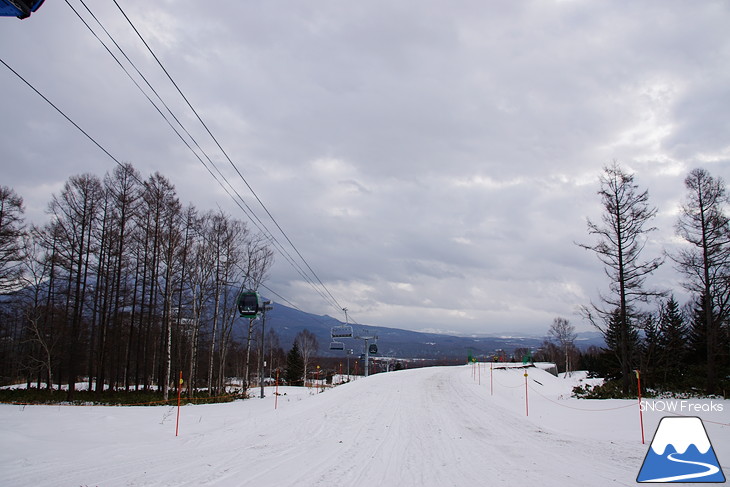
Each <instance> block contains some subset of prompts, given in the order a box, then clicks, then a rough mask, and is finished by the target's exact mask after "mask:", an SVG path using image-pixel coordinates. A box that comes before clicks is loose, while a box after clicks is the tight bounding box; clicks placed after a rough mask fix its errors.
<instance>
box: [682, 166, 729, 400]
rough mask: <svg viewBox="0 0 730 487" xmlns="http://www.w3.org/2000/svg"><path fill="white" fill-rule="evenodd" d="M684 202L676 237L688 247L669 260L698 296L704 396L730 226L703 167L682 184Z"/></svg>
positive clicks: (721, 187) (724, 310) (712, 370)
mask: <svg viewBox="0 0 730 487" xmlns="http://www.w3.org/2000/svg"><path fill="white" fill-rule="evenodd" d="M684 184H685V187H686V188H687V198H686V200H685V203H684V204H683V205H682V207H681V213H680V215H679V219H678V221H677V227H676V229H677V234H678V235H679V236H680V237H682V238H683V239H684V240H685V241H686V242H687V243H688V244H689V246H688V247H686V248H684V249H681V250H680V251H678V252H677V253H676V255H673V256H672V259H673V260H674V262H675V263H676V266H677V269H678V270H679V271H680V272H681V273H682V274H684V276H685V278H686V281H685V283H684V285H685V287H686V288H687V289H688V290H689V291H692V292H693V293H695V295H697V296H702V298H703V299H704V303H703V311H704V322H705V327H706V342H707V384H706V390H707V393H708V394H712V393H714V392H716V391H715V389H716V388H717V356H718V354H719V353H720V351H719V350H718V344H719V340H718V335H719V333H720V326H721V323H722V322H723V321H725V320H726V319H727V318H728V314H729V313H728V312H729V311H730V303H729V300H730V224H729V222H728V217H727V215H726V214H725V206H726V204H727V195H726V188H725V183H724V181H723V180H722V179H720V178H713V177H712V176H711V175H710V173H709V172H707V171H706V170H704V169H694V170H692V171H691V172H690V173H689V175H688V176H687V178H686V179H685V180H684Z"/></svg>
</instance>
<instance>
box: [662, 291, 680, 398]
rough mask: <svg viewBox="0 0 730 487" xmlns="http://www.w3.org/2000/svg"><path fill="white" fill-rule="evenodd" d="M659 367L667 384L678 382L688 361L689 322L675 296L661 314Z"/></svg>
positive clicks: (665, 305) (666, 303) (663, 380)
mask: <svg viewBox="0 0 730 487" xmlns="http://www.w3.org/2000/svg"><path fill="white" fill-rule="evenodd" d="M657 358H658V361H659V367H660V369H661V374H662V378H661V381H662V382H663V383H664V384H665V385H670V384H671V383H677V382H678V380H679V379H680V378H681V376H682V375H683V374H684V370H685V368H686V365H687V364H686V361H687V324H686V323H685V320H684V316H683V314H682V311H681V310H680V309H679V304H678V303H677V301H676V300H675V299H674V296H670V298H669V299H668V300H667V301H666V302H665V303H664V305H663V306H662V310H661V314H660V316H659V356H658V357H657Z"/></svg>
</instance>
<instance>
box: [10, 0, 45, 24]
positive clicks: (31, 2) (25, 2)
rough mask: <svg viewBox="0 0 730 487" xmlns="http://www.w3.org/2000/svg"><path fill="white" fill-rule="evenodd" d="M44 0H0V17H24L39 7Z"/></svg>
mask: <svg viewBox="0 0 730 487" xmlns="http://www.w3.org/2000/svg"><path fill="white" fill-rule="evenodd" d="M44 1H45V0H0V17H18V18H19V19H25V18H27V17H30V14H31V13H32V12H35V11H36V10H38V9H39V8H40V6H41V5H42V4H43V2H44Z"/></svg>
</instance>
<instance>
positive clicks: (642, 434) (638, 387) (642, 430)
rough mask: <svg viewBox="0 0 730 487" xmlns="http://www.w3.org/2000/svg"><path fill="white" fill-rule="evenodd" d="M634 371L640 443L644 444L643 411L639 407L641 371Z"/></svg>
mask: <svg viewBox="0 0 730 487" xmlns="http://www.w3.org/2000/svg"><path fill="white" fill-rule="evenodd" d="M634 372H636V388H637V390H638V391H639V424H640V425H641V444H642V445H643V444H644V411H642V408H641V372H639V370H638V369H637V370H634Z"/></svg>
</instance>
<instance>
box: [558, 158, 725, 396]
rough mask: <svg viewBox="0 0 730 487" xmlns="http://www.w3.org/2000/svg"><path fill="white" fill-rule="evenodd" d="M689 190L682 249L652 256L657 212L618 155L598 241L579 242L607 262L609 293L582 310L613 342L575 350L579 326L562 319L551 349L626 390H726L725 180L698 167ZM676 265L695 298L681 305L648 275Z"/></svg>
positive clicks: (682, 212) (604, 177)
mask: <svg viewBox="0 0 730 487" xmlns="http://www.w3.org/2000/svg"><path fill="white" fill-rule="evenodd" d="M684 185H685V189H686V194H685V197H684V200H683V202H682V204H681V206H680V208H679V213H678V216H677V219H676V223H675V236H676V237H677V240H678V241H679V242H680V245H678V246H677V248H676V249H671V250H665V251H664V252H663V255H660V256H654V257H651V258H648V259H646V258H644V257H643V251H644V249H645V247H646V245H647V242H648V239H649V236H650V234H651V233H653V232H655V231H656V230H657V228H656V227H653V226H652V224H651V222H652V220H653V219H654V217H655V216H656V214H657V209H656V208H655V207H653V206H651V205H650V203H649V193H648V190H643V191H642V190H641V189H640V188H639V186H638V185H637V184H636V182H635V181H634V175H633V174H629V173H628V172H626V171H625V170H623V169H622V168H621V167H620V166H619V164H618V163H616V162H614V163H613V164H612V165H610V166H606V167H605V168H604V170H603V173H602V174H601V176H600V189H599V191H598V194H599V196H600V198H601V204H602V209H603V211H602V216H601V220H600V222H594V221H592V220H590V219H588V221H587V227H588V233H589V235H591V236H593V237H594V241H593V242H591V243H579V244H578V245H580V246H581V247H583V248H584V249H587V250H590V251H591V252H593V253H594V254H595V255H596V256H597V257H598V258H599V260H600V261H601V262H602V264H603V266H604V269H605V274H606V277H607V278H608V283H609V286H608V292H606V293H604V294H602V295H601V296H600V299H599V301H598V302H593V303H590V304H588V305H585V306H583V307H582V315H583V316H584V317H585V318H586V319H587V320H588V321H589V322H590V323H592V324H593V326H595V328H596V329H598V330H599V331H600V332H601V333H602V335H603V338H604V341H605V343H606V346H605V348H603V349H598V348H593V349H590V350H588V351H586V352H582V353H581V352H579V351H577V350H576V349H575V347H574V344H573V341H574V339H575V334H574V333H573V327H572V325H569V324H568V323H567V320H565V319H564V318H558V319H556V320H555V322H554V323H553V326H552V327H551V329H550V336H551V337H552V340H549V341H548V343H546V347H544V348H545V349H546V350H547V353H548V354H549V355H552V356H553V357H554V358H556V359H557V361H558V362H560V363H562V364H563V368H564V369H565V370H570V368H571V366H570V364H571V361H572V363H573V364H578V363H579V362H580V365H579V366H580V367H583V368H587V369H590V370H594V371H596V372H597V373H599V374H601V375H602V376H604V377H607V378H609V379H613V382H612V383H611V384H609V385H608V386H607V387H608V388H611V387H613V388H614V389H616V390H617V391H620V393H621V394H624V395H626V394H629V392H630V391H631V390H634V391H635V384H636V379H635V375H636V374H637V373H639V374H641V378H642V385H643V384H646V385H647V386H648V387H651V388H654V389H657V390H664V391H701V390H704V392H705V393H707V394H718V393H724V394H727V390H728V389H729V388H730V219H729V218H728V215H727V203H728V196H727V189H726V186H725V183H724V181H723V180H722V179H720V178H716V177H713V176H712V175H711V174H710V173H709V172H708V171H707V170H705V169H694V170H692V171H690V173H689V174H688V175H687V176H686V178H685V180H684ZM668 263H669V264H671V265H673V266H674V267H675V269H676V270H677V271H678V273H679V274H680V275H681V277H682V286H683V287H684V289H685V290H686V291H687V292H688V294H689V296H690V298H689V301H688V302H687V303H685V304H684V306H682V305H680V303H678V302H677V301H676V299H675V297H674V295H673V294H672V293H671V290H666V289H657V288H652V287H650V286H649V285H648V284H647V279H648V278H649V277H650V276H651V274H652V273H653V272H654V271H656V270H657V269H658V268H659V267H660V266H662V265H667V264H668Z"/></svg>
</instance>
